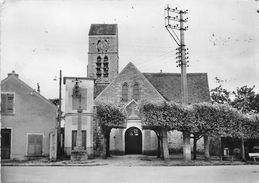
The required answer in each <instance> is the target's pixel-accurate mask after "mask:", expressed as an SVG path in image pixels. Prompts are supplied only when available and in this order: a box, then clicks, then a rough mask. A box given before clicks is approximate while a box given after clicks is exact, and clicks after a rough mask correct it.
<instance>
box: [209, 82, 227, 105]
mask: <svg viewBox="0 0 259 183" xmlns="http://www.w3.org/2000/svg"><path fill="white" fill-rule="evenodd" d="M215 80H216V83H218V84H219V85H218V86H217V87H216V88H214V89H212V90H211V91H210V95H211V100H212V103H218V104H229V103H230V102H231V92H230V91H228V90H226V89H225V88H223V82H224V81H223V80H221V79H220V78H218V77H215Z"/></svg>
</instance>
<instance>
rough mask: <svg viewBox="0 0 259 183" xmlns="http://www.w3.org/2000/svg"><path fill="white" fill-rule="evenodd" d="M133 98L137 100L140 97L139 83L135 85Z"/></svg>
mask: <svg viewBox="0 0 259 183" xmlns="http://www.w3.org/2000/svg"><path fill="white" fill-rule="evenodd" d="M133 99H134V100H136V101H138V100H139V99H140V88H139V84H138V83H135V84H134V85H133Z"/></svg>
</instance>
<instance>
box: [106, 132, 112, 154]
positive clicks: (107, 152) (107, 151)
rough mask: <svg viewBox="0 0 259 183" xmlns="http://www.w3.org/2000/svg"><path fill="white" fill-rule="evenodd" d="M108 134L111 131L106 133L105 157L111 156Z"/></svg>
mask: <svg viewBox="0 0 259 183" xmlns="http://www.w3.org/2000/svg"><path fill="white" fill-rule="evenodd" d="M110 133H111V129H109V130H107V132H106V139H107V140H106V143H107V144H106V156H107V157H111V154H110Z"/></svg>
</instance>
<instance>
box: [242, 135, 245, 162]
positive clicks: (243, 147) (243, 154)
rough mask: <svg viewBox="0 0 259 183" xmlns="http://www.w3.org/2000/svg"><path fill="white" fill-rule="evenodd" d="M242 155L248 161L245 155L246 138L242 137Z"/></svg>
mask: <svg viewBox="0 0 259 183" xmlns="http://www.w3.org/2000/svg"><path fill="white" fill-rule="evenodd" d="M241 157H242V160H243V161H246V156H245V142H244V138H243V137H241Z"/></svg>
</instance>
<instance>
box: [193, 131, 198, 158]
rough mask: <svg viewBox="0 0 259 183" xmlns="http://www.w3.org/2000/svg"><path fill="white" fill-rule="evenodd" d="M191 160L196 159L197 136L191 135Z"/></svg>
mask: <svg viewBox="0 0 259 183" xmlns="http://www.w3.org/2000/svg"><path fill="white" fill-rule="evenodd" d="M193 159H194V160H196V159H197V136H196V135H194V134H193Z"/></svg>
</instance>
